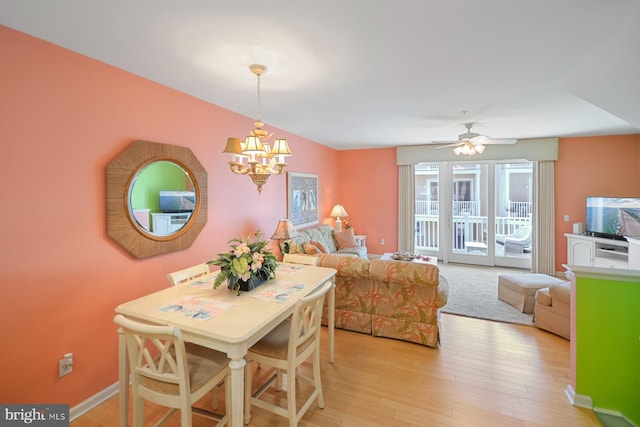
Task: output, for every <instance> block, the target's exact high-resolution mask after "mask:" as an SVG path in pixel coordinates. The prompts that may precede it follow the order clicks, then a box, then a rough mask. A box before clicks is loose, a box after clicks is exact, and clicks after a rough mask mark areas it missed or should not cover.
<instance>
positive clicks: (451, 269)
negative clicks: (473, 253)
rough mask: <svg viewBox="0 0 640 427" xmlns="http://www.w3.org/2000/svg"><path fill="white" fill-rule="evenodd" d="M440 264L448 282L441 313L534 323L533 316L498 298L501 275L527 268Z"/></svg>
mask: <svg viewBox="0 0 640 427" xmlns="http://www.w3.org/2000/svg"><path fill="white" fill-rule="evenodd" d="M438 267H439V268H440V274H442V275H444V276H445V277H446V278H447V281H448V282H449V300H448V301H447V304H446V305H445V306H444V307H442V309H441V310H440V311H441V312H443V313H451V314H459V315H462V316H467V317H476V318H479V319H487V320H495V321H498V322H507V323H518V324H522V325H529V326H533V322H532V319H533V315H531V314H525V313H522V312H521V311H519V310H517V309H516V308H514V307H513V306H511V305H509V304H507V303H506V302H502V301H500V300H499V299H498V276H499V275H500V274H504V273H526V272H528V271H526V270H518V269H513V268H501V267H483V266H472V265H466V264H445V263H441V262H438Z"/></svg>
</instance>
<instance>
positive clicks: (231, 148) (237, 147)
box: [223, 138, 242, 154]
mask: <svg viewBox="0 0 640 427" xmlns="http://www.w3.org/2000/svg"><path fill="white" fill-rule="evenodd" d="M223 153H228V154H242V144H241V143H240V139H239V138H227V146H226V147H225V148H224V151H223Z"/></svg>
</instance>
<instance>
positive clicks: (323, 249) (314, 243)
mask: <svg viewBox="0 0 640 427" xmlns="http://www.w3.org/2000/svg"><path fill="white" fill-rule="evenodd" d="M309 243H311V244H312V245H313V246H315V247H316V248H318V250H319V251H320V252H321V253H323V254H328V253H329V251H328V250H327V248H325V247H324V245H323V244H322V243H320V242H316V241H315V240H311V241H310V242H309Z"/></svg>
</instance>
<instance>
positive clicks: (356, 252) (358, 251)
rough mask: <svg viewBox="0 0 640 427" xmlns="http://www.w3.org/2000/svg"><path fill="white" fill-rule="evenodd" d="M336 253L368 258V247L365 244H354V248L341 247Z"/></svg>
mask: <svg viewBox="0 0 640 427" xmlns="http://www.w3.org/2000/svg"><path fill="white" fill-rule="evenodd" d="M335 253H337V254H342V255H349V256H356V257H359V258H367V248H366V247H365V246H354V247H353V248H346V249H339V250H337V251H336V252H335Z"/></svg>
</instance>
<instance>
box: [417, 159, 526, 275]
mask: <svg viewBox="0 0 640 427" xmlns="http://www.w3.org/2000/svg"><path fill="white" fill-rule="evenodd" d="M415 183H416V193H415V194H416V196H415V197H416V210H415V224H416V229H415V246H416V252H417V253H421V254H425V255H430V256H438V258H440V259H443V260H445V261H450V262H458V263H467V264H478V265H499V266H508V267H519V268H530V267H531V212H532V190H531V189H532V163H530V162H494V161H484V162H439V163H420V164H418V165H416V172H415Z"/></svg>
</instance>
